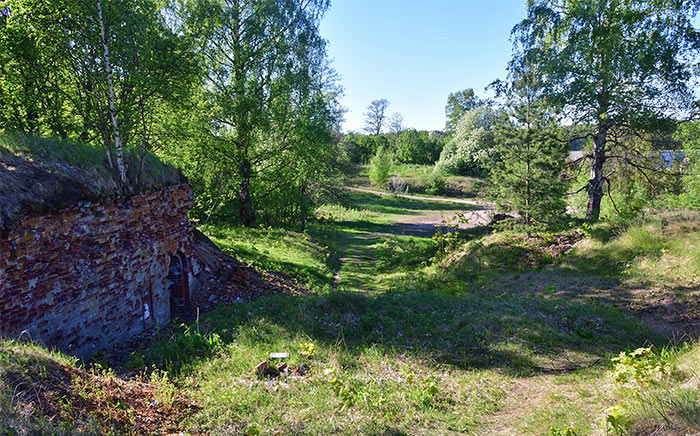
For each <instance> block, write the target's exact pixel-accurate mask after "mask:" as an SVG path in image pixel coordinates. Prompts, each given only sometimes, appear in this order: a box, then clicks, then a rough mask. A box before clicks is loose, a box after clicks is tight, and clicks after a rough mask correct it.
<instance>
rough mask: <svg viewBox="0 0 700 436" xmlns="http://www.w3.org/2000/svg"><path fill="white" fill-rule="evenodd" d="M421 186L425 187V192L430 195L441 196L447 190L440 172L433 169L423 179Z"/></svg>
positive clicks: (445, 182)
mask: <svg viewBox="0 0 700 436" xmlns="http://www.w3.org/2000/svg"><path fill="white" fill-rule="evenodd" d="M422 182H423V184H424V185H425V186H426V188H425V192H427V193H428V194H432V195H441V194H444V193H445V190H446V189H447V181H446V180H445V176H444V175H443V174H442V171H439V170H438V169H437V168H435V169H434V170H433V171H432V172H430V173H428V174H427V175H426V176H424V177H423V180H422Z"/></svg>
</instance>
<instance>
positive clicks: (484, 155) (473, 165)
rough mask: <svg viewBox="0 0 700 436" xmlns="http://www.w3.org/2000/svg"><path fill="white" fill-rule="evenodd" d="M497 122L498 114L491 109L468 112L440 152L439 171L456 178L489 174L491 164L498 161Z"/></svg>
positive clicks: (481, 108) (482, 108) (485, 108)
mask: <svg viewBox="0 0 700 436" xmlns="http://www.w3.org/2000/svg"><path fill="white" fill-rule="evenodd" d="M496 119H497V115H496V113H495V112H494V111H493V110H492V109H490V108H489V107H480V108H478V109H475V110H472V111H469V112H467V113H466V114H465V115H464V117H463V118H462V119H461V120H460V122H459V124H458V126H457V131H456V132H455V134H454V136H453V137H452V138H451V139H450V140H449V141H448V142H447V143H446V144H445V147H444V148H443V150H442V152H441V153H440V160H439V161H438V162H437V164H436V166H437V168H439V169H440V170H442V171H445V172H447V173H449V174H454V175H462V176H476V177H481V176H483V175H485V174H486V171H487V165H488V163H489V162H491V161H492V160H494V159H496V158H497V156H496V142H495V139H494V126H495V124H496Z"/></svg>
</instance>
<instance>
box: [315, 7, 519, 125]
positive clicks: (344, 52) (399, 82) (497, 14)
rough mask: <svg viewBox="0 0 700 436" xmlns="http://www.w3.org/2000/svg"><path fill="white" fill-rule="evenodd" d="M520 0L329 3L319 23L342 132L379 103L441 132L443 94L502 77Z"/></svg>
mask: <svg viewBox="0 0 700 436" xmlns="http://www.w3.org/2000/svg"><path fill="white" fill-rule="evenodd" d="M524 16H525V0H486V1H480V0H461V1H460V0H332V4H331V8H330V10H329V11H328V12H327V13H326V16H325V17H324V19H323V22H322V23H321V33H322V35H323V36H324V37H325V38H326V39H327V40H328V41H329V54H330V57H331V58H332V59H333V61H334V62H333V65H334V67H335V69H336V70H337V71H338V73H340V75H341V77H342V79H341V84H342V85H343V87H344V88H345V95H344V97H343V99H342V100H341V102H342V104H343V106H345V107H346V108H347V109H348V112H347V113H346V115H345V123H344V125H343V128H344V131H349V130H360V129H362V126H363V124H364V123H363V113H364V111H365V108H366V107H367V105H368V104H369V103H370V102H371V101H372V100H375V99H380V98H386V99H387V100H389V102H390V105H389V109H388V113H389V114H392V113H394V112H399V113H401V114H402V115H403V116H404V124H405V125H406V126H407V127H414V128H417V129H426V130H433V129H442V128H443V127H444V124H445V102H446V100H447V96H448V95H449V93H450V92H453V91H457V90H460V89H464V88H474V90H475V91H476V93H477V94H478V95H480V96H484V95H485V92H484V87H485V86H487V85H488V84H489V83H491V82H492V81H493V80H494V79H497V78H505V75H506V64H507V62H508V60H509V58H510V54H511V43H510V41H509V37H510V31H511V29H512V28H513V26H514V25H515V24H516V23H518V22H519V21H520V20H522V19H523V18H524Z"/></svg>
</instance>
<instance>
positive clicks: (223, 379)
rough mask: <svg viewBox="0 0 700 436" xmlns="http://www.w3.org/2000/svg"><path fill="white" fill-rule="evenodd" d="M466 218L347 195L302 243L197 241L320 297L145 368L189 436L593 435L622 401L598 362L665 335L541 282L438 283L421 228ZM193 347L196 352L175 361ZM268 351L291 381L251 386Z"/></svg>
mask: <svg viewBox="0 0 700 436" xmlns="http://www.w3.org/2000/svg"><path fill="white" fill-rule="evenodd" d="M477 207H478V206H471V205H464V204H452V203H444V202H433V201H429V200H419V199H400V198H396V197H393V196H377V195H372V194H367V193H355V194H353V195H352V204H351V205H350V206H347V205H346V206H344V207H341V206H326V207H323V208H321V209H320V210H319V211H318V213H319V215H320V216H321V217H324V218H323V220H322V223H319V224H314V225H313V226H312V227H311V228H310V229H309V231H308V233H309V234H310V235H311V236H310V237H307V236H305V237H302V236H301V235H295V234H292V233H289V232H283V231H267V233H265V235H262V236H264V237H262V240H261V239H259V237H261V235H258V234H256V235H254V236H255V238H252V237H251V235H248V234H247V233H246V232H249V231H243V232H239V231H238V230H236V229H230V228H216V227H212V228H208V229H205V230H206V231H207V233H209V234H210V235H212V236H213V237H214V238H215V241H216V242H217V243H219V244H220V245H222V246H223V247H224V248H225V249H229V250H231V251H232V252H233V253H236V254H237V255H239V256H240V255H241V253H243V257H245V256H248V257H249V258H253V257H255V256H256V253H257V252H260V253H262V254H264V256H260V255H257V256H259V257H260V262H263V263H261V265H264V266H272V267H281V268H284V269H285V270H287V271H289V272H291V273H292V274H297V275H298V276H300V277H302V278H305V280H306V282H309V283H311V284H312V285H314V283H315V285H314V287H315V289H317V290H318V292H317V293H315V294H312V295H309V296H306V297H291V296H269V297H263V298H260V299H258V300H256V301H253V302H249V303H241V304H237V305H233V306H229V307H219V308H217V309H216V310H215V311H213V312H212V313H210V314H208V315H207V316H205V317H204V319H203V320H202V321H201V323H202V325H203V326H204V327H203V329H202V331H201V332H200V333H196V332H194V331H193V330H192V329H190V330H188V331H183V332H181V333H180V334H179V335H180V336H179V338H180V339H177V340H173V341H171V342H169V343H166V344H160V346H161V347H166V349H167V347H174V348H178V347H181V348H182V349H175V350H168V352H164V353H162V355H168V356H182V357H181V358H175V359H174V360H173V359H171V360H169V361H167V362H165V361H161V360H159V359H158V357H157V356H158V355H157V354H153V353H151V354H147V355H145V356H144V358H145V363H146V365H148V364H150V363H154V364H156V365H158V366H161V367H163V366H165V367H167V368H169V369H170V371H171V373H172V374H173V375H174V376H175V378H176V380H177V381H178V383H179V385H180V386H181V388H182V389H183V390H184V391H185V392H186V393H187V394H188V395H190V396H192V397H193V398H198V399H199V400H200V402H201V405H202V407H203V408H202V409H201V411H200V412H198V413H197V414H195V415H193V416H191V417H190V418H189V421H188V424H187V425H188V426H189V428H191V429H192V431H195V432H202V433H213V434H220V433H242V434H308V435H326V434H347V435H351V434H352V435H358V434H367V435H375V434H376V435H380V434H381V435H403V434H406V435H408V434H479V435H482V434H483V435H488V434H503V435H506V434H508V435H511V434H519V435H520V434H522V435H543V434H548V432H549V431H550V428H551V427H556V428H561V429H565V428H567V427H570V428H572V429H574V430H575V431H576V434H578V435H588V434H600V431H601V427H600V418H601V416H602V415H603V414H604V411H605V410H606V409H607V408H608V407H610V406H612V405H613V404H615V403H616V402H617V401H620V395H619V393H618V392H617V391H616V390H615V388H614V384H613V383H612V381H611V378H610V375H609V374H610V368H611V367H610V360H609V358H610V357H611V356H613V355H616V354H617V353H619V352H620V351H623V350H628V349H633V348H636V347H640V346H644V345H650V344H658V345H661V344H663V343H664V340H663V338H661V337H660V336H658V335H657V334H655V333H654V332H653V331H652V330H651V329H649V328H648V327H646V326H645V325H644V324H643V323H641V322H639V321H638V320H637V319H635V318H634V317H632V316H630V315H626V314H624V313H622V312H620V311H619V310H618V309H615V308H613V307H611V306H608V305H603V304H591V303H590V302H587V301H585V300H577V299H570V298H568V297H567V295H564V294H562V295H559V294H558V293H554V292H539V291H538V290H541V289H542V288H547V285H548V280H549V278H550V276H548V275H547V274H546V273H542V274H541V275H540V276H538V278H537V283H531V284H530V285H529V286H531V287H532V291H531V292H525V291H521V292H514V293H513V292H509V291H508V289H509V284H510V283H512V280H513V277H512V275H509V274H510V273H499V274H500V275H499V274H495V275H492V276H490V279H489V280H490V282H489V285H490V286H488V289H486V288H487V287H486V286H484V285H485V284H484V282H483V281H479V280H476V281H474V280H467V279H464V278H460V275H459V274H449V273H442V272H440V271H439V269H436V267H435V265H432V264H431V263H430V262H429V261H428V259H429V258H430V257H431V256H433V255H434V254H435V246H434V244H433V242H432V241H431V239H430V236H431V234H432V230H431V228H430V227H428V228H426V227H425V226H424V225H423V224H424V223H423V222H421V219H422V218H425V217H430V216H436V215H437V216H440V215H441V214H442V215H450V214H454V213H457V212H467V213H469V212H473V211H474V210H476V208H477ZM412 222H417V224H415V225H413V226H412V224H411V223H412ZM254 232H259V231H254ZM263 232H264V231H263ZM244 233H245V234H244ZM252 240H255V241H259V242H262V245H263V248H262V249H261V248H260V247H259V246H258V245H256V246H255V247H252V246H251V245H250V244H251V243H252ZM246 241H249V242H246ZM259 242H256V243H259ZM314 271H315V272H314ZM579 274H580V273H579ZM521 286H525V285H523V284H522V283H521ZM200 336H201V338H202V339H201V340H199V339H198V340H194V339H188V338H189V337H192V338H197V337H200ZM196 343H200V344H201V343H204V344H206V345H203V346H204V347H205V348H206V350H205V352H201V350H200V352H198V351H197V349H189V348H187V347H189V346H191V345H188V344H196ZM310 344H312V345H310ZM197 347H200V348H201V346H197ZM161 350H163V348H161ZM309 350H312V351H311V352H310V351H309ZM275 351H287V352H290V358H289V360H288V361H287V363H288V364H289V366H290V368H292V372H290V373H289V374H288V375H281V376H278V377H265V378H258V377H257V376H256V375H255V374H254V373H253V367H254V366H255V365H256V364H257V363H258V362H260V361H263V360H265V359H266V358H267V357H268V354H269V353H270V352H275ZM149 359H150V360H149ZM300 368H302V369H303V371H302V373H303V374H301V373H298V372H297V373H295V372H294V370H298V369H300Z"/></svg>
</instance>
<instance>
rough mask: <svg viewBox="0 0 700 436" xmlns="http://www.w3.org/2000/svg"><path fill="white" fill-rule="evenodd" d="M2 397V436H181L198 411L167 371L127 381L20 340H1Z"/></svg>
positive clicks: (0, 391)
mask: <svg viewBox="0 0 700 436" xmlns="http://www.w3.org/2000/svg"><path fill="white" fill-rule="evenodd" d="M154 374H155V375H154ZM0 395H1V397H0V404H1V405H2V407H0V434H17V435H24V434H27V435H29V434H113V433H116V434H133V435H150V434H162V435H175V434H180V433H182V431H183V428H182V424H181V423H182V422H183V420H184V419H185V418H186V417H187V416H188V415H189V414H191V413H192V412H193V411H195V410H196V409H198V406H197V404H196V403H195V402H194V401H193V400H192V399H189V398H186V397H184V396H183V395H182V394H181V393H180V391H179V390H178V389H176V387H175V386H174V385H173V384H172V382H171V381H170V380H169V379H168V378H167V375H163V373H158V372H155V373H153V374H152V375H151V377H150V379H149V380H144V379H142V378H140V377H139V378H133V379H131V380H124V379H122V378H119V377H118V376H117V375H115V374H114V373H113V372H110V371H106V370H102V369H101V368H100V367H99V366H95V367H92V368H91V369H89V370H86V369H83V368H81V367H79V366H78V365H77V361H76V360H75V359H74V358H71V357H68V356H65V355H63V354H60V353H55V352H50V351H47V350H46V349H44V348H42V347H39V346H37V345H33V344H31V343H19V342H15V341H3V342H2V343H0Z"/></svg>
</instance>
